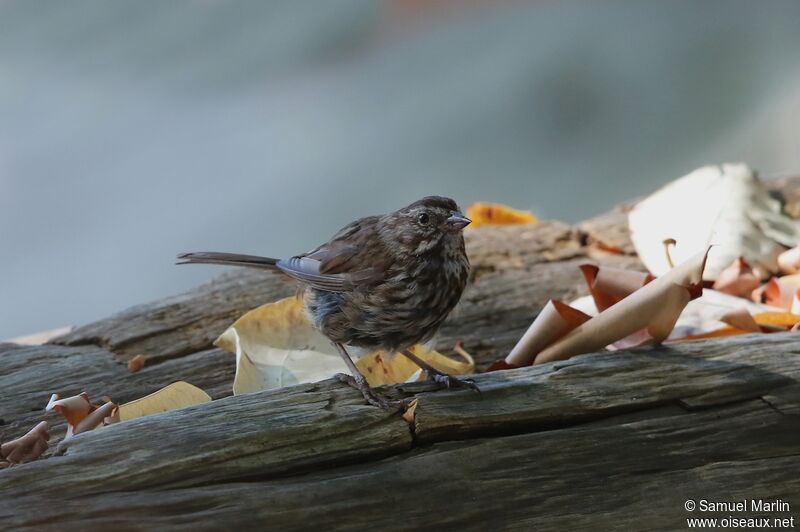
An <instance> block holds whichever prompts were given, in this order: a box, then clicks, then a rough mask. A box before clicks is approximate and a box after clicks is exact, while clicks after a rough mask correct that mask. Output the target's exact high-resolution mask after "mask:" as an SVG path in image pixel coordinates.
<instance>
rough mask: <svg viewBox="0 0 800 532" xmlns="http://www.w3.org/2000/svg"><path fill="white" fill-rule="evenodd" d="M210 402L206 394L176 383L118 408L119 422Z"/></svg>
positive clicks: (187, 384) (182, 383)
mask: <svg viewBox="0 0 800 532" xmlns="http://www.w3.org/2000/svg"><path fill="white" fill-rule="evenodd" d="M210 400H211V396H209V395H208V394H207V393H206V392H204V391H203V390H201V389H200V388H198V387H197V386H192V385H191V384H189V383H188V382H184V381H178V382H173V383H172V384H170V385H168V386H165V387H164V388H161V389H160V390H158V391H157V392H153V393H151V394H150V395H146V396H145V397H142V398H140V399H136V400H135V401H131V402H130V403H125V404H124V405H120V406H119V411H118V413H117V417H118V419H119V421H128V420H129V419H135V418H138V417H144V416H150V415H152V414H159V413H161V412H168V411H170V410H177V409H178V408H184V407H187V406H191V405H196V404H200V403H207V402H208V401H210Z"/></svg>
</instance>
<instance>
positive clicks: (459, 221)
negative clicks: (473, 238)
mask: <svg viewBox="0 0 800 532" xmlns="http://www.w3.org/2000/svg"><path fill="white" fill-rule="evenodd" d="M444 223H445V227H446V228H447V229H448V230H449V231H452V232H454V233H455V232H457V231H461V230H462V229H464V228H465V227H466V226H468V225H469V224H471V223H472V220H470V219H469V218H467V217H466V216H464V215H463V214H461V213H460V212H457V213H454V214H453V215H452V216H450V218H448V219H447V220H445V222H444Z"/></svg>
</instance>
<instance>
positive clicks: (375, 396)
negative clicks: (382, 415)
mask: <svg viewBox="0 0 800 532" xmlns="http://www.w3.org/2000/svg"><path fill="white" fill-rule="evenodd" d="M334 378H335V379H336V380H338V381H339V382H342V383H344V384H347V385H348V386H350V387H352V388H355V389H356V390H358V391H360V392H361V395H363V396H364V399H366V401H367V402H368V403H369V404H371V405H373V406H377V407H379V408H382V409H384V410H400V411H403V410H405V409H406V407H407V406H408V401H406V400H403V399H397V400H394V399H389V398H387V397H384V396H383V395H381V394H379V393H377V392H376V391H375V390H373V389H372V388H371V387H370V385H369V384H368V383H367V381H366V379H363V378H361V379H359V378H357V377H353V376H352V375H348V374H347V373H337V374H336V375H334Z"/></svg>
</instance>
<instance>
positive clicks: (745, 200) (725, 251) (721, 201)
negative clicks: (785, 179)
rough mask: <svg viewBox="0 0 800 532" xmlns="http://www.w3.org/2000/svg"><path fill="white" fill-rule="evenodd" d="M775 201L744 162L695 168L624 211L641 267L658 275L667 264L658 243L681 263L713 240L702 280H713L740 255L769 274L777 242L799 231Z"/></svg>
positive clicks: (799, 237) (791, 241)
mask: <svg viewBox="0 0 800 532" xmlns="http://www.w3.org/2000/svg"><path fill="white" fill-rule="evenodd" d="M781 209H782V207H781V204H780V202H779V201H777V200H776V199H774V198H772V197H771V196H770V194H769V191H768V190H767V188H766V187H765V186H764V185H763V184H762V183H761V182H760V181H759V180H758V179H757V178H756V176H755V174H754V172H753V171H752V170H751V169H750V168H748V167H747V165H745V164H723V165H719V166H706V167H703V168H700V169H698V170H695V171H694V172H692V173H691V174H689V175H687V176H684V177H682V178H680V179H678V180H676V181H673V182H672V183H670V184H668V185H667V186H665V187H663V188H662V189H661V190H659V191H657V192H656V193H654V194H653V195H652V196H650V197H648V198H646V199H645V200H643V201H641V202H640V203H639V204H637V205H636V206H635V207H634V208H633V209H632V210H631V212H630V214H629V218H628V221H629V226H630V230H631V240H632V241H633V244H634V247H635V248H636V251H637V253H638V255H639V258H640V259H641V260H642V262H644V264H645V266H647V269H648V270H650V272H651V273H653V274H654V275H659V276H660V275H664V274H666V273H667V272H668V271H669V264H668V262H667V259H666V257H665V255H664V248H663V245H662V242H663V241H664V240H665V239H668V238H674V239H676V240H677V242H678V245H677V246H676V247H674V248H673V249H672V250H671V254H672V258H673V260H675V262H683V261H686V260H688V258H689V257H691V256H693V255H695V254H696V253H699V252H702V251H703V250H705V249H706V248H707V247H708V246H709V245H711V244H714V245H715V246H717V245H718V246H719V247H718V248H717V247H715V252H713V253H712V254H711V256H710V257H709V260H708V264H707V267H706V271H705V274H704V278H705V279H711V280H713V279H716V278H717V277H718V276H719V275H720V273H721V272H722V270H723V269H725V268H726V267H727V266H728V265H729V264H731V263H732V262H733V261H734V259H736V258H737V257H739V256H742V257H744V258H745V260H747V262H748V263H750V264H751V265H752V266H753V268H757V267H761V268H764V269H766V270H767V271H771V272H775V271H777V268H778V262H777V257H778V255H779V254H780V253H781V252H782V251H783V246H787V247H788V246H793V245H795V244H796V243H797V242H798V241H800V230H798V227H797V226H796V224H795V223H794V222H793V221H792V220H791V219H790V218H789V217H788V216H786V215H785V214H783V212H782V210H781Z"/></svg>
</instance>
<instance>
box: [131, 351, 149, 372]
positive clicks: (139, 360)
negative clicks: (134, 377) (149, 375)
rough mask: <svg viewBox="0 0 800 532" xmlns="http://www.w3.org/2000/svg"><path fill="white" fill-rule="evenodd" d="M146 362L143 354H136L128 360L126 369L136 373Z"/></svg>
mask: <svg viewBox="0 0 800 532" xmlns="http://www.w3.org/2000/svg"><path fill="white" fill-rule="evenodd" d="M146 362H147V358H145V356H144V355H136V356H135V357H133V358H132V359H130V360H128V371H130V372H131V373H136V372H137V371H139V370H140V369H142V368H143V367H144V365H145V363H146Z"/></svg>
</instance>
